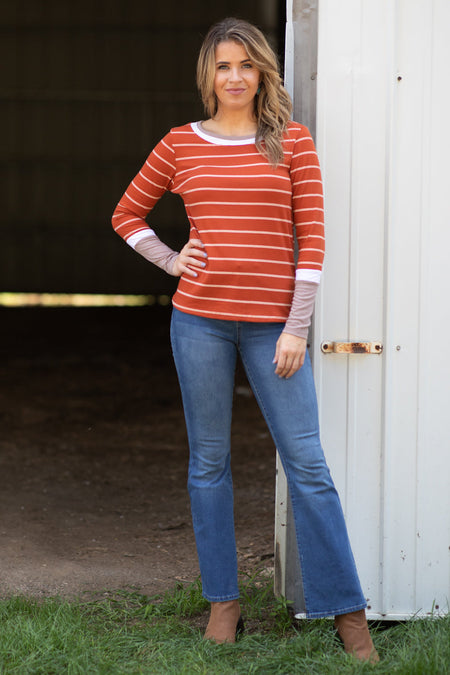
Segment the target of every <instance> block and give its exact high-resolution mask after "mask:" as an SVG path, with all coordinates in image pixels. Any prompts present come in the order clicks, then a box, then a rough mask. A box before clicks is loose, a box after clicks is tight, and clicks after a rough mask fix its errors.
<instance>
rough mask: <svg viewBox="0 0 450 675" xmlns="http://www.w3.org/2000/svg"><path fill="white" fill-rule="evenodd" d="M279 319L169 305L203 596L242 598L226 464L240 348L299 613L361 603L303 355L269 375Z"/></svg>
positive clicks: (343, 609)
mask: <svg viewBox="0 0 450 675" xmlns="http://www.w3.org/2000/svg"><path fill="white" fill-rule="evenodd" d="M283 326H284V324H283V323H256V322H247V321H227V320H225V321H224V320H218V319H209V318H205V317H201V316H197V315H193V314H186V313H184V312H181V311H179V310H177V309H175V308H174V309H173V313H172V321H171V342H172V351H173V355H174V359H175V365H176V369H177V372H178V379H179V382H180V387H181V394H182V399H183V407H184V414H185V419H186V427H187V433H188V440H189V450H190V457H189V473H188V491H189V496H190V501H191V511H192V521H193V526H194V533H195V539H196V545H197V553H198V558H199V564H200V573H201V578H202V587H203V595H204V597H205V598H206V599H207V600H210V601H211V602H222V601H226V600H234V599H236V598H238V597H239V590H238V582H237V555H236V543H235V533H234V514H233V485H232V477H231V469H230V457H231V448H230V436H231V434H230V430H231V414H232V401H233V388H234V372H235V366H236V358H237V354H238V353H239V355H240V357H241V360H242V363H243V366H244V368H245V371H246V374H247V378H248V381H249V383H250V386H251V388H252V390H253V393H254V395H255V397H256V399H257V401H258V404H259V406H260V408H261V411H262V413H263V415H264V418H265V420H266V422H267V425H268V427H269V430H270V432H271V435H272V438H273V440H274V443H275V445H276V447H277V449H278V452H279V454H280V458H281V461H282V463H283V467H284V470H285V472H286V477H287V482H288V486H289V493H290V496H291V502H292V509H293V515H294V522H295V531H296V537H297V544H298V551H299V559H300V567H301V575H302V584H303V594H304V599H305V606H306V616H307V617H310V618H314V617H323V616H330V615H336V614H345V613H347V612H354V611H357V610H359V609H363V608H364V607H365V606H366V602H365V599H364V595H363V593H362V590H361V586H360V583H359V579H358V574H357V571H356V566H355V562H354V559H353V554H352V551H351V547H350V543H349V539H348V535H347V528H346V525H345V521H344V516H343V512H342V508H341V503H340V500H339V497H338V494H337V492H336V489H335V487H334V484H333V481H332V478H331V476H330V471H329V469H328V466H327V464H326V461H325V457H324V453H323V450H322V447H321V443H320V437H319V425H318V415H317V402H316V393H315V386H314V381H313V377H312V370H311V362H310V359H309V356H308V354H306V358H305V363H304V365H303V366H302V368H301V369H300V370H299V371H298V372H297V373H295V374H294V375H293V376H292V377H291V378H289V379H286V378H280V377H279V376H278V375H276V374H275V365H274V363H273V358H274V355H275V345H276V342H277V340H278V338H279V336H280V333H281V331H282V330H283Z"/></svg>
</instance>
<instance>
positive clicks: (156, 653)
mask: <svg viewBox="0 0 450 675" xmlns="http://www.w3.org/2000/svg"><path fill="white" fill-rule="evenodd" d="M241 588H242V607H243V614H244V616H245V620H246V632H245V635H244V636H243V637H242V638H241V639H240V640H239V641H238V642H237V643H236V644H225V645H215V644H213V643H211V642H209V641H203V640H202V632H203V629H204V626H205V625H206V622H207V608H208V604H207V603H206V602H205V601H204V600H203V598H202V597H201V593H200V586H199V584H198V583H195V584H192V585H190V586H186V587H184V588H183V587H182V586H181V585H180V586H177V587H176V588H175V589H174V590H173V591H172V592H169V593H166V594H165V595H163V596H160V597H157V598H148V597H146V596H143V595H140V594H138V593H129V592H117V593H115V594H109V595H105V596H103V597H102V599H100V600H95V601H92V600H90V601H82V600H79V601H72V602H67V601H63V600H60V599H58V598H50V599H46V600H42V601H38V600H32V599H28V598H23V597H18V598H11V599H5V600H2V601H0V673H2V675H3V674H5V675H6V674H9V673H15V674H17V675H27V674H31V673H33V674H35V673H36V674H37V673H41V674H42V675H44V674H45V675H52V674H54V673H69V674H78V673H80V674H82V675H88V674H89V673H95V674H97V673H99V674H104V675H115V674H119V673H130V674H131V673H133V674H139V673H144V674H145V673H164V674H168V675H183V674H185V675H194V674H195V675H196V674H202V675H206V674H208V675H221V674H231V673H233V674H237V675H239V674H242V675H244V674H245V675H256V674H258V675H271V674H275V673H278V674H287V675H295V674H296V673H298V674H300V673H301V674H302V675H316V674H317V675H328V674H329V675H336V674H340V673H343V674H346V673H349V674H350V673H352V674H357V673H374V675H378V674H379V673H385V674H389V675H391V674H392V673H396V674H397V673H398V674H399V675H403V674H404V675H447V674H450V617H445V618H439V619H438V618H435V619H425V620H413V621H409V622H405V623H402V624H396V625H392V626H391V627H389V628H387V629H386V628H385V627H381V626H380V627H378V628H377V627H372V635H373V639H374V642H375V645H376V647H377V649H378V651H379V654H380V657H381V662H380V663H379V664H378V665H376V666H370V665H368V664H362V663H360V662H358V661H356V660H355V659H353V658H352V657H350V656H347V655H346V654H345V653H344V652H343V649H342V645H341V644H340V642H339V641H338V639H337V638H336V634H335V631H334V629H333V625H332V622H331V621H329V620H326V619H320V620H315V621H302V622H292V620H291V617H290V615H289V612H288V610H287V607H286V604H285V603H284V602H283V601H280V600H278V599H276V598H275V597H274V596H273V593H272V590H271V581H270V580H268V579H267V578H264V577H262V576H258V575H257V576H255V577H253V578H248V577H247V578H245V579H244V580H243V582H242V584H241Z"/></svg>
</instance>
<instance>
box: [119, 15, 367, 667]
mask: <svg viewBox="0 0 450 675" xmlns="http://www.w3.org/2000/svg"><path fill="white" fill-rule="evenodd" d="M197 83H198V87H199V90H200V92H201V95H202V99H203V102H204V105H205V108H206V111H207V113H208V119H206V120H205V121H203V122H195V123H192V124H187V125H185V126H182V127H178V128H175V129H172V130H171V131H170V132H169V133H168V134H167V135H166V136H165V137H164V138H163V139H162V140H161V141H160V142H159V143H158V145H157V146H156V147H155V149H154V150H153V152H152V153H151V154H150V156H149V157H148V159H147V161H146V163H145V164H144V166H143V167H142V170H141V171H140V172H139V174H138V175H137V176H136V177H135V179H134V180H133V181H132V183H131V184H130V186H129V187H128V189H127V191H126V192H125V194H124V196H123V197H122V199H121V201H120V202H119V204H118V206H117V208H116V210H115V213H114V216H113V226H114V228H115V230H116V232H117V233H118V234H120V235H121V236H122V237H123V238H124V239H125V240H126V242H127V243H128V244H130V245H131V246H132V247H133V248H134V249H135V250H136V251H138V253H140V254H141V255H143V256H144V257H145V258H146V259H147V260H149V261H151V262H153V263H155V264H156V265H158V266H159V267H161V268H163V269H164V270H166V272H168V273H169V274H172V275H174V276H177V277H180V281H179V284H178V289H177V291H176V293H175V295H174V297H173V306H174V309H173V314H172V324H171V340H172V348H173V354H174V358H175V364H176V368H177V372H178V377H179V381H180V386H181V392H182V397H183V406H184V412H185V418H186V425H187V431H188V438H189V447H190V461H189V478H188V489H189V495H190V500H191V510H192V519H193V525H194V532H195V537H196V544H197V551H198V556H199V563H200V571H201V576H202V585H203V594H204V596H205V597H206V598H207V599H208V600H210V602H211V615H210V620H209V623H208V626H207V629H206V633H205V637H206V638H210V639H212V640H214V641H216V642H225V641H227V642H234V640H235V636H236V634H237V632H239V630H240V629H241V628H242V620H241V619H240V608H239V600H238V597H239V592H238V585H237V559H236V545H235V538H234V522H233V491H232V481H231V472H230V425H231V407H232V396H233V379H234V369H235V363H236V357H237V354H238V353H239V355H240V357H241V359H242V362H243V364H244V367H245V370H246V373H247V376H248V379H249V382H250V384H251V386H252V389H253V391H254V394H255V396H256V398H257V400H258V403H259V405H260V407H261V410H262V412H263V414H264V416H265V419H266V421H267V424H268V426H269V429H270V431H271V433H272V436H273V439H274V442H275V444H276V446H277V448H278V450H279V453H280V456H281V459H282V462H283V465H284V468H285V470H286V475H287V479H288V485H289V491H290V495H291V499H292V505H293V512H294V520H295V527H296V534H297V540H298V547H299V555H300V561H301V570H302V581H303V588H304V596H305V602H306V612H307V616H308V617H322V616H330V615H335V617H336V618H335V622H336V627H337V630H338V632H339V634H340V636H341V637H342V639H343V641H344V647H345V649H346V651H347V652H350V653H354V654H355V655H356V656H357V657H358V658H359V659H362V660H371V661H375V660H377V658H378V657H377V654H376V651H375V649H374V647H373V644H372V641H371V638H370V635H369V632H368V627H367V622H366V619H365V611H364V608H365V606H366V603H365V599H364V596H363V594H362V591H361V588H360V584H359V580H358V576H357V572H356V569H355V564H354V561H353V556H352V552H351V549H350V544H349V542H348V537H347V531H346V527H345V523H344V518H343V514H342V509H341V505H340V502H339V498H338V496H337V493H336V490H335V488H334V485H333V482H332V479H331V477H330V474H329V470H328V467H327V465H326V462H325V459H324V455H323V451H322V448H321V445H320V440H319V429H318V420H317V409H316V399H315V389H314V383H313V379H312V373H311V364H310V361H309V357H308V353H307V350H306V337H307V332H308V326H309V324H310V317H311V314H312V310H313V304H314V298H315V294H316V290H317V286H318V283H319V279H320V272H321V268H322V261H323V252H324V238H323V200H322V185H321V176H320V169H319V165H318V160H317V155H316V152H315V149H314V145H313V142H312V139H311V136H310V134H309V132H308V130H307V129H306V128H305V127H304V126H302V125H300V124H297V123H295V122H292V121H290V120H289V117H290V113H291V103H290V99H289V96H288V94H287V92H286V90H285V89H284V88H283V86H282V83H281V79H280V76H279V72H278V67H277V62H276V57H275V56H274V54H273V52H272V50H271V48H270V47H269V45H268V43H267V41H266V39H265V37H264V36H263V35H262V33H261V32H260V31H259V30H258V29H257V28H255V27H254V26H252V25H251V24H249V23H247V22H245V21H240V20H236V19H225V20H224V21H222V22H220V23H218V24H217V25H215V26H213V27H212V28H211V30H210V31H209V33H208V35H207V37H206V38H205V40H204V43H203V46H202V48H201V51H200V55H199V60H198V66H197ZM166 190H170V191H171V192H174V193H176V194H179V195H181V197H182V198H183V201H184V203H185V207H186V212H187V216H188V219H189V223H190V233H189V241H188V242H187V244H186V245H185V246H184V247H183V248H182V250H181V251H180V252H179V253H178V252H175V251H172V250H171V249H170V248H168V247H167V246H166V245H165V244H163V243H162V242H161V241H160V239H159V238H158V237H157V236H156V234H155V233H154V232H153V230H151V229H150V228H149V227H148V226H147V224H146V222H145V220H144V219H145V218H146V217H147V215H148V213H149V212H150V210H151V209H152V207H153V206H154V205H155V203H156V202H157V200H158V199H159V198H160V197H161V195H162V194H163V193H164V192H165V191H166ZM294 236H295V238H296V241H297V243H298V249H299V252H298V262H297V264H296V265H295V264H294Z"/></svg>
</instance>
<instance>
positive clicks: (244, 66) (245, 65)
mask: <svg viewBox="0 0 450 675" xmlns="http://www.w3.org/2000/svg"><path fill="white" fill-rule="evenodd" d="M242 67H243V68H253V66H252V64H251V63H244V64H243V65H242Z"/></svg>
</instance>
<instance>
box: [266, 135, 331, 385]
mask: <svg viewBox="0 0 450 675" xmlns="http://www.w3.org/2000/svg"><path fill="white" fill-rule="evenodd" d="M291 181H292V201H293V219H294V227H295V233H296V237H297V243H298V249H299V255H298V262H297V269H296V274H295V290H294V295H293V298H292V304H291V309H290V313H289V317H288V320H287V322H286V325H285V327H284V330H283V332H282V334H281V335H280V338H279V340H278V342H277V347H276V352H275V358H274V363H276V364H277V367H276V369H275V372H276V374H277V375H279V376H280V377H291V376H292V375H293V374H294V373H295V372H297V370H299V369H300V368H301V367H302V365H303V363H304V360H305V352H306V338H307V336H308V328H309V325H310V323H311V315H312V312H313V309H314V301H315V297H316V293H317V289H318V286H319V281H320V275H321V271H322V264H323V257H324V248H325V238H324V208H323V192H322V177H321V173H320V166H319V160H318V157H317V153H316V149H315V147H314V143H313V140H312V138H311V135H310V134H309V132H308V130H307V129H306V128H305V127H302V133H301V135H300V136H299V138H298V139H297V141H296V143H295V145H294V150H293V155H292V161H291Z"/></svg>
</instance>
